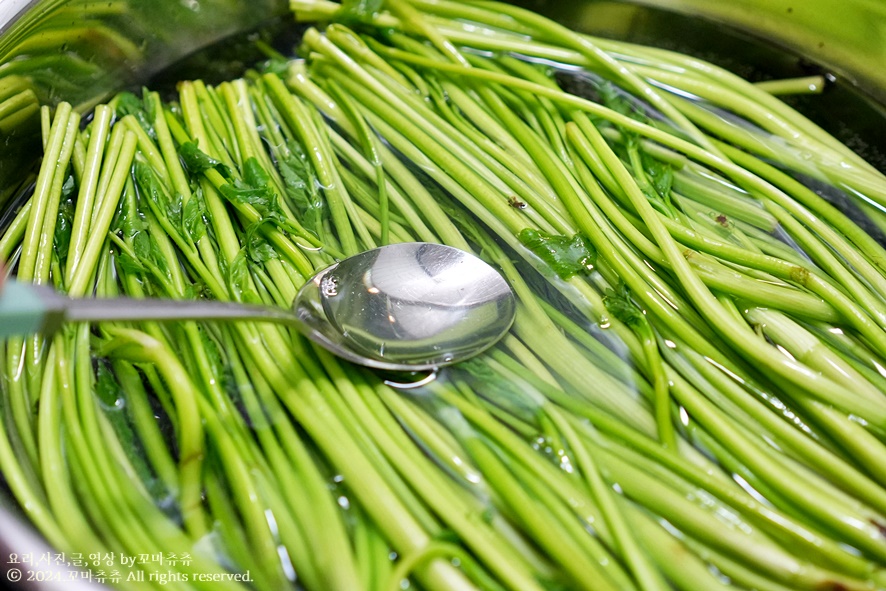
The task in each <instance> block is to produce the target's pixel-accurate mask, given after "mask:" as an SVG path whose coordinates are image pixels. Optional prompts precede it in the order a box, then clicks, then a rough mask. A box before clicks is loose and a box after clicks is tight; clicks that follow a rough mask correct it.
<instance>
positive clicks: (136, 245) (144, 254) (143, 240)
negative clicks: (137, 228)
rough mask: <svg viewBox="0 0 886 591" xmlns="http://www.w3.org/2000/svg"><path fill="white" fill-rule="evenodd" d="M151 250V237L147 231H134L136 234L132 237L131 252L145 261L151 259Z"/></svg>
mask: <svg viewBox="0 0 886 591" xmlns="http://www.w3.org/2000/svg"><path fill="white" fill-rule="evenodd" d="M152 250H153V245H152V244H151V237H150V236H149V235H148V233H147V232H136V234H135V235H134V236H133V237H132V252H133V254H135V256H136V257H137V258H138V259H140V260H143V261H147V260H150V259H151V251H152Z"/></svg>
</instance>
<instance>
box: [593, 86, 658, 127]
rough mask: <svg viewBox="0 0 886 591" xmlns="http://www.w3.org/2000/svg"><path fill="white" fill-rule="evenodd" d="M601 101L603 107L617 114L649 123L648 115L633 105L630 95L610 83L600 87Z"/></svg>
mask: <svg viewBox="0 0 886 591" xmlns="http://www.w3.org/2000/svg"><path fill="white" fill-rule="evenodd" d="M599 90H600V99H601V100H602V101H603V105H604V106H605V107H607V108H609V109H612V110H613V111H615V112H616V113H620V114H622V115H624V116H626V117H630V118H631V119H636V120H637V121H642V122H644V123H646V122H647V117H646V115H645V114H644V113H643V112H642V111H640V110H639V109H638V108H637V107H636V106H634V105H633V103H631V101H630V99H629V98H628V97H629V96H630V95H629V94H627V93H625V92H624V91H622V90H621V89H620V88H618V87H617V86H615V85H614V84H612V83H611V82H609V81H606V82H604V83H603V84H601V85H600V89H599Z"/></svg>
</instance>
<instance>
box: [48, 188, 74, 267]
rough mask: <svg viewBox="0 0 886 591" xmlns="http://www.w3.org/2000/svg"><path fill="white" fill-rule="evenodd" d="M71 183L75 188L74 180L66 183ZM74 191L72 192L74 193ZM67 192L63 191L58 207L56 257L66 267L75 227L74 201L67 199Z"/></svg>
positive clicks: (55, 239) (55, 238)
mask: <svg viewBox="0 0 886 591" xmlns="http://www.w3.org/2000/svg"><path fill="white" fill-rule="evenodd" d="M69 182H70V184H71V187H73V186H74V178H73V177H68V181H66V182H65V185H66V186H67V185H68V183H69ZM72 192H73V191H71V193H72ZM64 194H65V190H64V188H63V189H62V196H63V201H61V203H59V207H58V219H57V221H56V223H55V237H54V239H53V240H54V243H55V245H54V246H55V249H54V252H55V255H56V256H57V257H58V260H59V263H60V264H61V265H62V266H64V264H65V261H67V259H68V249H69V248H70V246H71V232H72V231H73V226H74V210H75V206H74V201H73V200H72V199H71V198H70V197H65V196H64Z"/></svg>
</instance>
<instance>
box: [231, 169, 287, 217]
mask: <svg viewBox="0 0 886 591" xmlns="http://www.w3.org/2000/svg"><path fill="white" fill-rule="evenodd" d="M219 190H220V191H221V194H222V195H224V196H225V198H226V199H228V200H229V201H232V202H234V203H247V204H249V205H251V206H253V207H254V208H255V209H256V210H257V211H258V212H259V213H260V214H261V216H262V218H264V219H269V220H277V221H280V222H282V221H283V210H282V209H281V208H280V203H279V201H278V199H277V192H276V191H275V190H274V188H273V187H272V186H271V177H270V176H269V175H268V173H267V172H265V169H264V168H262V166H261V164H259V162H258V160H256V159H255V158H249V159H248V160H247V161H246V162H245V163H244V166H243V180H240V179H235V180H234V181H233V182H230V183H228V184H227V185H222V186H221V188H220V189H219Z"/></svg>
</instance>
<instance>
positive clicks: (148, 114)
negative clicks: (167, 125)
mask: <svg viewBox="0 0 886 591" xmlns="http://www.w3.org/2000/svg"><path fill="white" fill-rule="evenodd" d="M145 105H146V103H145V101H142V99H140V98H138V97H137V96H135V95H134V94H133V93H131V92H123V93H120V94H119V95H118V96H117V119H121V118H123V117H125V116H126V115H132V116H133V117H134V118H135V120H136V121H138V124H139V126H140V127H141V128H142V129H144V130H145V133H147V134H148V135H149V136H150V137H151V139H157V132H155V131H154V123H153V121H154V119H153V113H152V111H153V109H152V108H151V106H150V105H149V103H148V107H147V108H146V106H145Z"/></svg>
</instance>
